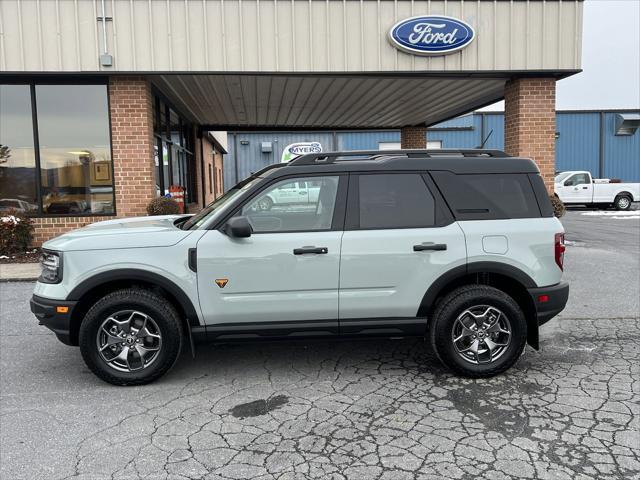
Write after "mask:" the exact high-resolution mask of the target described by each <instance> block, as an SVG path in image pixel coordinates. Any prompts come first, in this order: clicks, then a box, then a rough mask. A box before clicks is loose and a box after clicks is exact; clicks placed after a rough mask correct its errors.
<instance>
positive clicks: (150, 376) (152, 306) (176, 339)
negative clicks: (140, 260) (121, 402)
mask: <svg viewBox="0 0 640 480" xmlns="http://www.w3.org/2000/svg"><path fill="white" fill-rule="evenodd" d="M127 310H135V311H138V312H141V313H143V314H145V315H148V316H149V317H150V318H152V319H153V322H154V324H155V326H157V329H158V331H159V332H158V333H160V335H161V339H162V343H161V345H160V346H159V350H158V352H157V354H156V356H155V358H154V360H153V362H150V364H149V365H148V366H147V367H145V368H142V369H140V370H138V371H118V370H116V369H115V368H113V367H111V366H110V365H109V364H107V361H106V360H105V359H104V358H103V357H102V356H101V354H100V352H99V347H98V343H97V338H98V331H99V329H100V327H101V326H102V324H103V322H104V321H105V320H106V319H107V318H109V317H110V316H112V315H116V314H117V312H122V311H127ZM182 340H183V329H182V322H181V321H180V316H179V315H178V312H176V309H175V308H174V307H173V305H171V303H169V302H168V301H167V300H165V299H164V298H162V297H161V296H159V295H157V294H155V293H153V292H151V291H149V290H144V289H142V288H127V289H123V290H117V291H115V292H111V293H109V294H108V295H106V296H104V297H103V298H101V299H100V300H98V301H97V302H96V303H95V304H94V305H93V306H92V307H91V308H90V309H89V311H88V312H87V314H86V316H85V317H84V320H83V321H82V324H81V325H80V334H79V343H80V352H81V353H82V358H83V359H84V361H85V363H86V364H87V366H88V367H89V368H90V369H91V371H92V372H93V373H95V374H96V375H97V376H98V377H100V378H101V379H102V380H104V381H105V382H108V383H111V384H113V385H123V386H124V385H144V384H146V383H150V382H153V381H154V380H156V379H158V378H159V377H161V376H162V375H164V374H165V373H166V372H167V371H168V370H169V369H170V368H171V367H172V366H173V364H174V363H175V362H176V360H177V359H178V356H179V355H180V350H181V348H182ZM133 355H134V356H135V353H134V354H133ZM128 364H129V360H127V365H128Z"/></svg>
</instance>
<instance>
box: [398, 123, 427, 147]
mask: <svg viewBox="0 0 640 480" xmlns="http://www.w3.org/2000/svg"><path fill="white" fill-rule="evenodd" d="M426 147H427V127H403V128H402V129H400V148H426Z"/></svg>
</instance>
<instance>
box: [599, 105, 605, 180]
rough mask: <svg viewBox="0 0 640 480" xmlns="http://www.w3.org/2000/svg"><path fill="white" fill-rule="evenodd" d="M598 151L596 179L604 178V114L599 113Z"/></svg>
mask: <svg viewBox="0 0 640 480" xmlns="http://www.w3.org/2000/svg"><path fill="white" fill-rule="evenodd" d="M599 147H600V151H599V152H598V177H599V178H604V112H600V145H599Z"/></svg>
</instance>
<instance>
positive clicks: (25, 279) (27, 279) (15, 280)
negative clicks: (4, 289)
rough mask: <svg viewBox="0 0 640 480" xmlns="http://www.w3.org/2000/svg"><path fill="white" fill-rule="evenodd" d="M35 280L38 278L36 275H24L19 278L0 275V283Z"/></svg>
mask: <svg viewBox="0 0 640 480" xmlns="http://www.w3.org/2000/svg"><path fill="white" fill-rule="evenodd" d="M36 280H38V277H24V278H19V277H15V278H13V277H7V278H5V277H1V278H0V283H12V282H13V283H15V282H35V281H36Z"/></svg>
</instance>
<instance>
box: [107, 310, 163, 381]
mask: <svg viewBox="0 0 640 480" xmlns="http://www.w3.org/2000/svg"><path fill="white" fill-rule="evenodd" d="M96 344H97V347H98V352H99V353H100V357H101V358H102V359H103V360H104V362H105V363H106V364H107V365H109V367H111V368H113V369H114V370H118V371H120V372H135V371H138V370H143V369H145V368H147V367H149V366H150V365H151V364H152V363H153V362H154V361H155V360H156V359H157V358H158V355H159V353H160V349H161V347H162V335H161V333H160V329H159V328H158V325H157V324H156V322H155V321H154V320H153V318H151V317H150V316H149V315H147V314H145V313H142V312H139V311H137V310H123V311H120V312H117V313H114V314H113V315H110V316H109V317H108V318H107V319H106V320H105V321H104V322H102V324H101V325H100V328H99V329H98V333H97V335H96Z"/></svg>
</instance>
